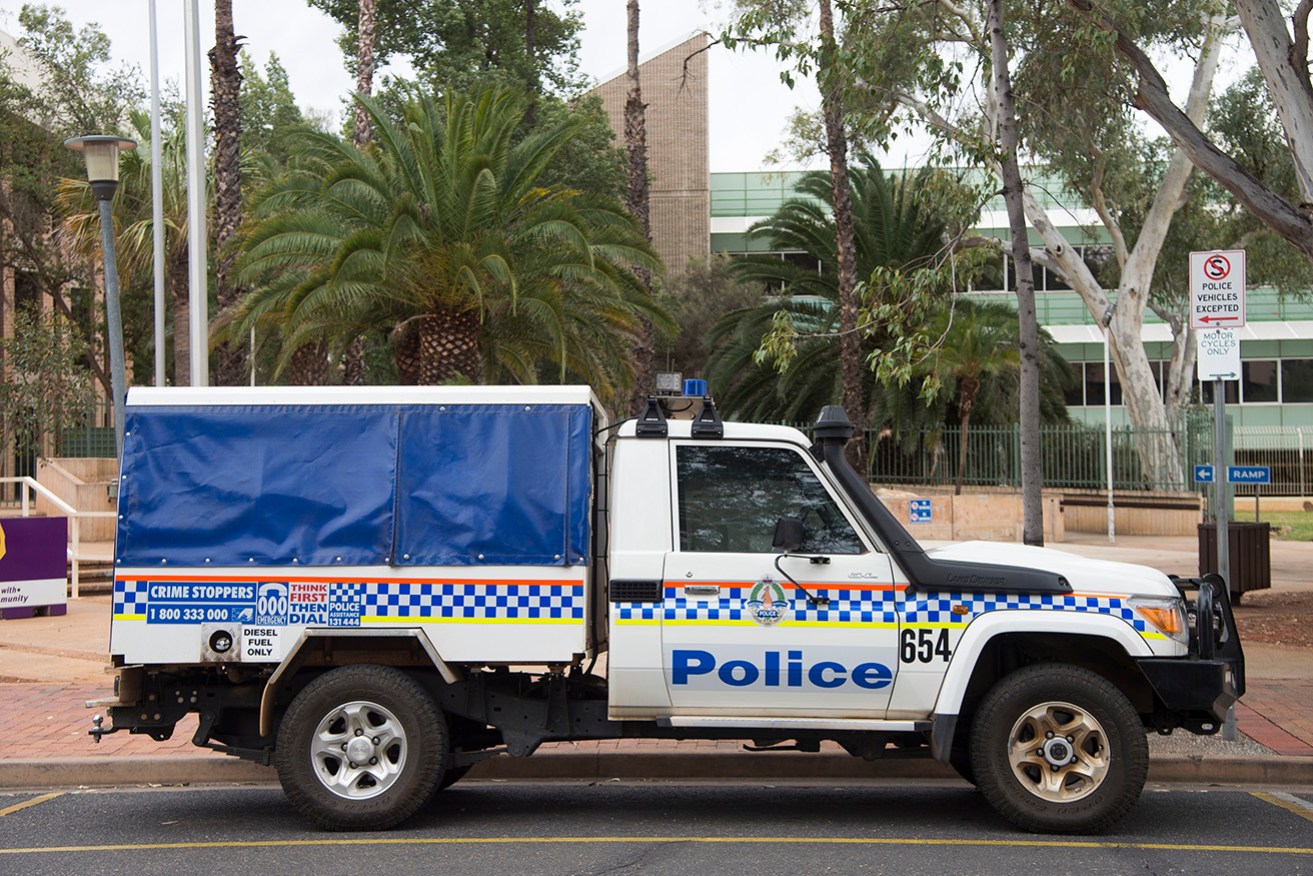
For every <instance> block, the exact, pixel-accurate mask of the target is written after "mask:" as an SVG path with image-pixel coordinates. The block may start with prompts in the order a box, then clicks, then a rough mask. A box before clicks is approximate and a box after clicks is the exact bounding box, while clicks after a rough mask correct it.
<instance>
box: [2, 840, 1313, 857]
mask: <svg viewBox="0 0 1313 876" xmlns="http://www.w3.org/2000/svg"><path fill="white" fill-rule="evenodd" d="M572 843H593V844H596V843H615V844H631V845H639V844H642V843H701V844H706V845H715V844H725V845H737V844H749V843H750V844H752V845H761V844H763V843H775V844H779V845H854V846H916V845H919V846H967V847H972V846H994V847H1014V848H1033V849H1133V850H1145V851H1148V850H1152V851H1169V852H1243V853H1249V854H1266V855H1313V848H1282V847H1280V846H1223V845H1190V844H1186V843H1127V842H1097V841H1093V840H1010V839H1006V840H1004V839H999V840H989V839H922V838H919V837H770V836H657V837H649V836H574V837H560V836H530V837H441V838H438V837H434V838H427V837H360V838H350V837H348V838H339V839H310V840H233V841H231V842H222V841H219V842H178V843H136V844H134V843H123V844H115V845H97V846H50V847H47V848H22V849H0V855H33V854H42V853H47V852H135V851H159V850H177V849H256V848H305V847H312V846H410V845H414V846H479V845H487V846H494V845H570V844H572Z"/></svg>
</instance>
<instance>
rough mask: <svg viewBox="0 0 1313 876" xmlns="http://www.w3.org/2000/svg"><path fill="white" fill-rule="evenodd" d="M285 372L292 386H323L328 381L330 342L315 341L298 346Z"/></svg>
mask: <svg viewBox="0 0 1313 876" xmlns="http://www.w3.org/2000/svg"><path fill="white" fill-rule="evenodd" d="M285 373H286V374H287V382H288V383H289V384H290V385H292V386H323V385H324V384H325V383H327V382H328V343H327V342H326V341H314V342H312V343H309V344H302V345H301V346H300V347H297V349H296V352H295V353H293V354H292V358H291V359H289V360H288V361H287V368H286V371H285Z"/></svg>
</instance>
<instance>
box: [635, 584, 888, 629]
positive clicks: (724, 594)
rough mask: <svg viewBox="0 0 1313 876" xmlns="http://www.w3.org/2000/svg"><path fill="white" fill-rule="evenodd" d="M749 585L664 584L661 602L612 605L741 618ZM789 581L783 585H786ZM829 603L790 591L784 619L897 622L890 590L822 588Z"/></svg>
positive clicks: (670, 615) (660, 613)
mask: <svg viewBox="0 0 1313 876" xmlns="http://www.w3.org/2000/svg"><path fill="white" fill-rule="evenodd" d="M753 586H755V585H752V586H746V587H722V588H721V592H720V596H719V597H718V598H716V599H698V598H696V597H694V598H692V599H690V598H688V597H685V596H680V595H678V594H679V592H680V591H679V590H678V588H674V587H667V588H666V590H665V602H663V603H662V604H661V605H655V604H653V603H644V602H622V603H618V604H617V605H616V617H617V619H619V620H622V621H625V620H629V621H634V620H648V621H650V620H658V619H660V620H668V621H697V620H704V621H712V622H714V621H722V622H723V621H730V622H733V621H745V622H751V621H752V618H751V617H750V616H749V615H748V614H747V613H746V612H745V610H744V606H745V604H746V602H747V599H748V597H749V595H750V594H751V593H752V589H753ZM790 588H791V585H789V586H787V587H786V590H788V589H790ZM824 593H825V595H826V596H828V597H829V599H830V602H829V605H826V606H814V605H809V604H808V603H807V600H806V597H804V596H802V595H801V594H798V593H796V592H795V593H794V595H793V598H792V599H790V600H789V601H788V610H789V614H788V618H787V619H786V623H787V622H788V620H792V621H795V622H797V621H821V622H829V623H836V624H894V623H897V622H898V616H897V612H896V601H895V594H894V592H893V591H892V590H852V589H848V588H836V589H826V590H824Z"/></svg>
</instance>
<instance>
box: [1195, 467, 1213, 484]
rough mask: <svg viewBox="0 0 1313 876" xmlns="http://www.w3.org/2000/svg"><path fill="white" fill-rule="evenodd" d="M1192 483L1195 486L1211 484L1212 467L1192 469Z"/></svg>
mask: <svg viewBox="0 0 1313 876" xmlns="http://www.w3.org/2000/svg"><path fill="white" fill-rule="evenodd" d="M1194 482H1195V483H1196V484H1211V483H1213V467H1212V466H1211V465H1196V466H1195V467H1194Z"/></svg>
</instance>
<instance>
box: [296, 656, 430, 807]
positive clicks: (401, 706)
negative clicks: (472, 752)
mask: <svg viewBox="0 0 1313 876" xmlns="http://www.w3.org/2000/svg"><path fill="white" fill-rule="evenodd" d="M447 752H448V744H447V732H446V724H445V722H444V721H443V719H442V714H441V712H439V711H438V707H437V705H436V704H435V703H434V702H433V698H432V697H430V696H429V694H428V692H427V691H425V690H424V689H423V688H422V687H420V685H419V684H418V683H416V682H415V680H414V679H412V678H411V677H410V676H408V675H406V674H405V673H404V672H401V671H400V670H397V669H393V668H390V667H386V666H373V665H358V666H344V667H342V668H340V669H334V670H332V671H331V672H328V673H325V674H324V675H322V676H320V677H319V678H317V679H315V680H314V681H313V682H311V683H310V684H309V685H307V686H306V688H305V690H303V691H301V693H299V694H298V695H297V697H296V699H294V700H293V701H292V705H291V706H290V707H289V708H288V710H287V713H286V714H285V715H284V716H283V719H282V722H281V723H280V724H279V727H278V740H277V747H276V748H275V750H274V766H275V767H276V768H277V770H278V778H279V781H281V782H282V785H283V790H284V792H285V793H286V794H287V797H288V799H289V800H291V802H292V805H293V806H295V807H296V808H297V810H298V811H299V812H300V813H301V814H302V815H304V816H305V817H306V818H308V819H309V820H310V821H312V822H314V823H315V824H316V825H318V826H319V827H322V828H325V829H328V830H381V829H384V828H388V827H392V826H393V825H395V824H398V823H400V822H401V821H404V820H405V819H406V818H409V817H410V816H411V815H412V814H414V812H415V811H416V810H417V809H418V808H419V807H420V806H421V805H423V803H424V801H425V800H427V799H428V798H429V795H430V794H432V793H433V790H434V789H435V788H436V787H437V784H438V781H439V779H440V778H441V777H442V775H443V774H444V772H445V771H446V763H447Z"/></svg>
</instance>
